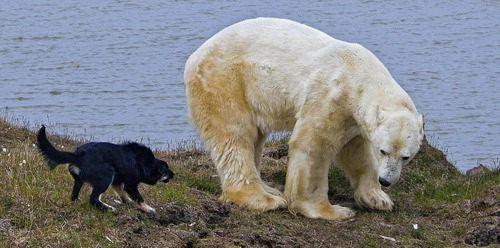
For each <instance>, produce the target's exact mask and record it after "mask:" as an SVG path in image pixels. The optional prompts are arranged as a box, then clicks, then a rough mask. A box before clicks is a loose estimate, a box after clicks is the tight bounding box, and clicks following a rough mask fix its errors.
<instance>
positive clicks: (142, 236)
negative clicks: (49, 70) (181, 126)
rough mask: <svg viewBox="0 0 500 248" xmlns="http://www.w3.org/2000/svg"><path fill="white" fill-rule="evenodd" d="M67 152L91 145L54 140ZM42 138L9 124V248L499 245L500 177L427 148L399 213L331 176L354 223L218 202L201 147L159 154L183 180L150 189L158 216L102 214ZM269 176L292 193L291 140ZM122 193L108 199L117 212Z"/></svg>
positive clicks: (0, 236)
mask: <svg viewBox="0 0 500 248" xmlns="http://www.w3.org/2000/svg"><path fill="white" fill-rule="evenodd" d="M50 139H51V140H52V141H54V143H55V144H57V146H58V147H59V148H60V149H63V150H72V149H73V148H74V147H75V146H76V145H77V144H79V143H81V140H80V141H79V140H75V139H71V138H68V137H60V136H51V137H50ZM33 143H34V133H33V132H31V131H29V130H28V129H26V128H22V127H18V126H15V125H12V124H10V123H9V122H8V121H6V120H5V119H0V182H1V186H0V247H10V246H19V247H24V246H32V247H46V246H50V247H61V246H64V247H66V246H77V247H80V246H83V247H89V246H91V247H96V246H100V247H123V246H132V247H134V246H147V247H183V246H184V247H213V246H222V247H254V246H255V247H276V246H282V247H318V246H327V247H332V246H339V247H380V246H388V247H400V246H412V247H413V246H421V247H439V246H445V247H446V246H447V247H449V246H467V245H468V244H476V245H488V244H498V243H499V242H500V241H499V233H500V220H499V219H500V204H499V202H500V199H499V196H500V172H499V170H498V168H496V169H493V170H491V171H486V172H484V173H482V174H479V175H476V176H470V177H468V176H465V175H463V174H461V173H460V172H459V171H458V170H457V169H456V168H455V167H454V166H452V165H451V164H450V163H449V162H448V161H447V160H446V157H445V156H444V154H443V153H442V152H441V151H439V150H438V149H436V148H434V147H432V146H430V145H429V144H428V143H425V144H424V145H423V146H422V149H421V151H420V152H419V153H418V155H417V156H416V157H415V159H414V160H413V161H412V162H411V163H410V164H409V165H408V166H407V167H406V168H405V169H404V171H403V175H402V178H401V181H400V182H399V183H398V184H397V185H395V186H394V187H391V188H390V189H387V191H388V193H389V194H390V195H391V197H392V198H393V200H394V202H395V204H396V208H395V210H394V211H392V212H378V211H367V210H364V209H360V208H358V207H357V206H356V205H355V203H354V199H353V197H352V190H351V189H350V188H349V184H348V182H347V180H346V179H345V178H344V176H343V174H342V172H341V171H340V170H338V169H336V168H334V167H332V169H331V170H330V199H331V201H332V202H334V203H335V204H341V205H343V206H349V207H352V208H354V209H355V210H356V212H357V215H356V217H355V218H354V219H353V220H350V221H345V222H333V221H325V220H314V219H308V218H305V217H302V216H294V215H292V214H291V213H289V212H288V211H287V210H285V209H283V210H277V211H271V212H266V213H259V212H253V211H249V210H246V209H243V208H240V207H238V206H235V205H232V204H223V203H221V202H219V201H218V200H217V197H218V194H219V193H220V187H219V184H218V178H217V176H216V173H215V171H214V169H213V166H212V164H211V161H210V159H209V158H208V156H207V155H206V154H205V153H204V152H202V151H200V150H198V149H196V148H194V147H193V148H189V147H186V148H183V149H177V150H172V151H157V152H156V155H157V156H158V157H160V158H161V159H164V160H166V161H168V163H169V164H170V165H171V167H172V168H173V170H174V171H175V172H176V174H177V175H178V176H177V177H176V179H175V180H173V181H172V182H170V183H168V184H157V185H155V186H142V188H141V191H142V192H144V196H145V199H146V201H147V202H148V203H149V204H150V205H151V206H153V207H155V208H156V210H157V214H156V215H148V214H145V213H141V212H139V211H138V210H136V209H135V208H134V207H133V206H128V205H125V206H118V211H117V212H116V213H102V212H99V211H97V210H95V209H93V208H91V207H90V206H89V205H88V203H87V199H88V195H89V189H88V187H86V188H84V190H83V191H82V194H81V197H80V199H81V200H80V201H79V202H77V203H72V202H71V201H70V200H69V194H70V190H71V185H72V179H71V177H70V176H69V174H68V172H67V170H66V166H60V167H58V168H56V169H55V170H52V171H51V170H49V169H48V167H47V166H46V163H45V162H44V161H43V159H42V158H41V156H40V155H39V154H38V152H37V150H36V148H35V147H34V145H33ZM262 162H263V166H262V176H263V178H264V180H265V181H267V182H269V184H270V185H272V186H274V187H277V188H280V189H282V187H283V184H284V181H285V171H286V170H285V169H286V164H287V146H286V139H280V140H272V141H270V142H268V143H267V144H266V148H265V152H264V158H263V159H262ZM114 199H117V197H116V196H115V195H113V193H112V191H111V190H109V192H107V193H106V195H105V197H103V201H105V202H107V203H109V204H112V205H114V206H116V204H115V203H114V201H113V200H114Z"/></svg>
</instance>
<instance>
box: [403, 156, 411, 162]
mask: <svg viewBox="0 0 500 248" xmlns="http://www.w3.org/2000/svg"><path fill="white" fill-rule="evenodd" d="M401 159H403V160H405V161H406V160H408V159H410V157H408V156H404V157H402V158H401Z"/></svg>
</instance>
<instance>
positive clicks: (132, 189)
mask: <svg viewBox="0 0 500 248" xmlns="http://www.w3.org/2000/svg"><path fill="white" fill-rule="evenodd" d="M137 186H138V185H134V186H131V185H125V191H126V192H127V193H128V195H129V196H130V197H131V198H132V200H134V201H135V202H136V203H137V208H138V209H140V210H141V211H144V212H146V213H151V214H154V213H156V210H155V209H154V208H152V207H150V206H149V205H148V204H146V203H145V202H144V199H143V198H142V196H141V193H139V189H138V188H137Z"/></svg>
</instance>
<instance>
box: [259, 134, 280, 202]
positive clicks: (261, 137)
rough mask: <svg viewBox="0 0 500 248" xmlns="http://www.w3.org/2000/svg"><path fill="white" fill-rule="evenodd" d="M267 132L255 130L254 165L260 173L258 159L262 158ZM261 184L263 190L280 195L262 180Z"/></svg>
mask: <svg viewBox="0 0 500 248" xmlns="http://www.w3.org/2000/svg"><path fill="white" fill-rule="evenodd" d="M266 137H267V134H265V133H263V132H261V131H260V130H259V131H258V132H257V139H256V141H255V167H256V168H257V173H258V174H259V175H260V161H261V159H262V150H263V148H264V143H265V142H266ZM262 186H263V187H264V190H265V191H266V192H267V193H269V194H273V195H277V196H281V195H282V194H281V192H280V191H279V190H277V189H275V188H273V187H271V186H269V185H267V184H266V183H265V182H262Z"/></svg>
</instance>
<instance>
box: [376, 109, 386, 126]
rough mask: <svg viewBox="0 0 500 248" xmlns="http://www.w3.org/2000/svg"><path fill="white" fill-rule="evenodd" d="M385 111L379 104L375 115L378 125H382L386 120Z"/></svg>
mask: <svg viewBox="0 0 500 248" xmlns="http://www.w3.org/2000/svg"><path fill="white" fill-rule="evenodd" d="M384 112H385V110H384V109H383V108H382V107H380V106H379V105H377V109H376V112H375V115H376V116H377V126H378V125H380V124H381V123H382V122H383V121H384Z"/></svg>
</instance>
